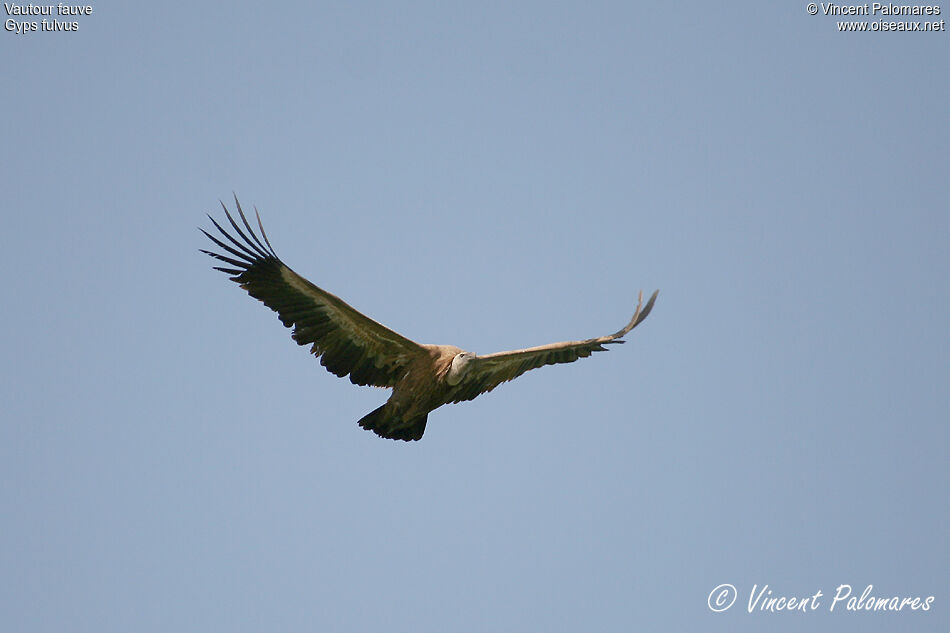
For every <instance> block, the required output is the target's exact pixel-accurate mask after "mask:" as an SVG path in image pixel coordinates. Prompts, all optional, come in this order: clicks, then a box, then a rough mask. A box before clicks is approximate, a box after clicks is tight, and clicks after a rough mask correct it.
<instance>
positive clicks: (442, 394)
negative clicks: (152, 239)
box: [201, 198, 659, 440]
mask: <svg viewBox="0 0 950 633" xmlns="http://www.w3.org/2000/svg"><path fill="white" fill-rule="evenodd" d="M234 202H235V204H236V205H237V210H238V214H239V215H240V218H241V221H242V223H243V225H244V228H245V229H246V230H247V233H245V232H244V231H243V230H241V228H240V227H239V226H238V224H237V222H235V221H234V218H233V217H231V214H230V213H229V212H228V210H227V207H225V206H224V203H222V204H221V206H222V208H224V213H225V215H226V216H227V218H228V221H229V222H230V223H231V227H232V228H233V229H234V231H235V232H236V233H237V235H238V236H239V237H240V239H238V238H236V237H234V236H232V235H231V234H230V233H228V232H227V231H225V230H224V229H223V228H221V225H220V224H218V223H217V222H216V221H215V220H214V218H211V216H210V215H209V216H208V217H209V218H211V222H212V223H213V224H214V226H215V227H216V228H217V229H218V231H220V232H221V236H222V237H223V238H224V240H226V242H228V243H226V242H225V241H222V240H220V239H218V238H217V237H214V236H213V235H211V234H210V233H208V232H207V231H205V230H204V229H202V230H201V232H202V233H204V234H205V235H207V236H208V238H210V239H211V241H213V242H214V243H215V244H217V245H218V247H220V248H221V249H223V250H224V251H225V252H226V253H227V255H225V254H222V253H214V252H211V251H206V250H202V252H203V253H207V254H208V255H210V256H212V257H214V258H215V259H217V260H219V261H222V262H224V263H225V264H227V265H228V267H223V266H215V269H216V270H220V271H222V272H225V273H227V274H228V275H231V280H232V281H235V282H237V283H238V284H240V285H241V287H242V288H244V289H245V290H247V292H248V294H250V295H251V296H252V297H254V298H255V299H259V300H261V301H262V302H264V305H266V306H267V307H269V308H270V309H271V310H274V311H275V312H276V313H277V315H278V317H279V318H280V320H281V323H283V324H284V325H285V326H286V327H293V328H294V331H293V335H292V336H293V339H294V340H295V341H297V343H298V344H299V345H310V346H311V348H310V351H311V352H312V353H313V354H314V356H317V357H319V358H320V364H322V365H323V366H324V367H326V368H327V370H328V371H330V372H331V373H334V374H336V375H337V376H340V377H341V378H342V377H343V376H347V375H348V376H349V377H350V382H352V383H353V384H356V385H373V386H376V387H392V390H393V392H392V395H391V396H390V398H389V400H388V401H387V402H386V403H385V404H384V405H382V406H381V407H379V408H377V409H376V410H374V411H372V412H371V413H369V414H367V415H365V416H364V417H363V418H362V419H361V420H360V421H359V424H360V426H361V427H363V428H364V429H368V430H371V431H373V432H374V433H376V434H377V435H379V436H380V437H386V438H390V439H394V440H418V439H420V438H421V437H422V434H423V433H424V432H425V428H426V419H427V417H428V415H429V412H430V411H432V410H434V409H437V408H438V407H441V406H442V405H443V404H449V403H454V402H462V401H463V400H472V399H473V398H475V397H476V396H478V395H479V394H482V393H487V392H489V391H491V390H492V389H494V388H495V387H497V386H498V385H500V384H501V383H503V382H507V381H509V380H513V379H515V378H517V377H518V376H520V375H521V374H523V373H525V372H526V371H529V370H531V369H536V368H538V367H541V366H543V365H554V364H557V363H571V362H574V361H575V360H577V359H578V358H585V357H587V356H590V355H591V353H593V352H603V351H606V350H607V348H606V347H604V345H610V344H614V343H623V342H624V341H623V340H621V338H622V337H623V336H625V335H626V334H627V333H628V332H629V331H630V330H632V329H633V328H635V327H636V326H637V325H638V324H639V323H640V322H642V321H643V320H644V319H645V318H646V317H647V315H648V314H650V310H652V309H653V302H654V301H656V296H657V293H658V292H659V291H657V292H654V293H653V295H652V296H651V297H650V299H649V301H647V303H646V305H643V293H642V292H641V293H640V298H639V301H638V302H637V310H636V312H635V313H634V315H633V318H632V319H630V322H629V323H627V325H625V326H624V327H623V329H621V330H619V331H618V332H615V333H614V334H610V335H608V336H601V337H598V338H591V339H587V340H583V341H564V342H561V343H551V344H549V345H541V346H539V347H529V348H527V349H519V350H513V351H510V352H497V353H495V354H488V355H487V356H478V355H476V354H473V353H471V352H466V351H464V350H462V349H459V348H458V347H455V346H454V345H425V344H421V343H416V342H414V341H411V340H409V339H408V338H406V337H404V336H402V335H401V334H397V333H396V332H393V331H392V330H390V329H389V328H387V327H386V326H384V325H382V324H380V323H377V322H376V321H374V320H373V319H371V318H369V317H367V316H365V315H363V314H361V313H360V312H357V311H356V310H355V309H353V308H352V307H350V306H349V305H348V304H347V303H345V302H344V301H343V300H342V299H340V298H339V297H337V296H335V295H332V294H330V293H329V292H327V291H325V290H322V289H321V288H318V287H317V286H315V285H313V284H312V283H310V282H309V281H307V280H306V279H304V278H303V277H301V276H300V275H298V274H297V273H295V272H294V271H293V270H291V269H290V268H288V267H287V265H285V264H284V263H283V262H282V261H280V258H278V257H277V254H276V253H275V252H274V249H273V247H272V246H271V245H270V240H268V239H267V234H266V233H264V226H263V225H262V224H261V218H260V215H258V216H257V226H258V228H259V229H260V232H261V236H260V237H258V236H257V234H256V233H255V232H254V230H253V229H252V228H251V225H250V223H248V221H247V218H246V217H245V216H244V211H243V210H242V209H241V205H240V203H238V201H237V198H235V199H234ZM256 212H257V210H256V209H255V213H256ZM261 238H263V241H262V240H261Z"/></svg>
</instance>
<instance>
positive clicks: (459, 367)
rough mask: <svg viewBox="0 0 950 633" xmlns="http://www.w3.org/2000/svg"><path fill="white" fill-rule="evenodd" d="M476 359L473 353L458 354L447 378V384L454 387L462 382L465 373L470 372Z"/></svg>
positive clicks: (453, 360)
mask: <svg viewBox="0 0 950 633" xmlns="http://www.w3.org/2000/svg"><path fill="white" fill-rule="evenodd" d="M475 358H476V355H475V354H473V353H471V352H462V353H460V354H456V355H455V358H453V359H452V366H451V367H449V373H448V374H446V376H445V382H447V383H448V384H449V385H450V386H452V387H454V386H455V385H457V384H459V383H460V382H462V378H463V377H464V376H465V372H466V371H468V367H469V365H470V364H471V362H472V360H474V359H475Z"/></svg>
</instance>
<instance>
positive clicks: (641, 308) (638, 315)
mask: <svg viewBox="0 0 950 633" xmlns="http://www.w3.org/2000/svg"><path fill="white" fill-rule="evenodd" d="M659 294H660V291H659V290H654V291H653V294H652V295H650V298H649V299H648V300H647V304H646V305H643V291H642V290H641V291H640V294H639V296H638V297H637V309H636V311H635V312H634V313H633V317H632V318H631V319H630V322H629V323H627V325H625V326H624V327H623V329H621V330H619V331H618V332H616V333H614V334H612V335H611V336H610V338H611V339H613V340H611V341H606V342H607V343H623V342H624V341H623V340H621V339H622V337H624V336H626V335H627V334H629V332H630V330H632V329H633V328H635V327H637V326H638V325H640V324H641V323H643V320H644V319H646V318H647V316H648V315H649V314H650V311H651V310H653V304H654V302H656V297H657V295H659Z"/></svg>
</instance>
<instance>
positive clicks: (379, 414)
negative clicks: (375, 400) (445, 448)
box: [359, 403, 429, 442]
mask: <svg viewBox="0 0 950 633" xmlns="http://www.w3.org/2000/svg"><path fill="white" fill-rule="evenodd" d="M394 413H395V412H394V409H393V408H392V407H390V406H389V403H386V404H384V405H383V406H381V407H378V408H376V409H374V410H373V411H371V412H369V413H367V414H366V415H364V416H363V417H362V418H361V419H360V422H359V424H360V426H361V427H363V428H364V429H366V430H367V431H372V432H373V433H375V434H376V435H378V436H380V437H385V438H387V439H390V440H404V441H406V442H408V441H410V440H418V439H420V438H422V434H423V433H425V430H426V420H427V419H428V417H429V414H428V413H423V414H422V415H419V416H416V417H415V418H412V419H409V420H405V419H403V418H401V417H399V416H398V415H394Z"/></svg>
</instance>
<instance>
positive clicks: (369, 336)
mask: <svg viewBox="0 0 950 633" xmlns="http://www.w3.org/2000/svg"><path fill="white" fill-rule="evenodd" d="M234 202H235V204H236V205H237V209H238V213H239V214H240V216H241V221H242V222H243V223H244V228H245V229H247V234H245V233H244V232H243V231H242V230H241V229H240V227H238V225H237V223H236V222H235V221H234V218H232V217H231V214H230V213H229V212H228V209H227V207H225V206H224V203H223V202H222V203H221V207H222V208H224V213H225V215H226V216H227V218H228V221H229V222H230V223H231V226H232V227H233V228H234V230H235V231H236V232H237V235H238V236H240V239H237V238H236V237H234V236H232V235H231V234H230V233H228V232H227V231H225V230H224V229H223V228H221V225H220V224H218V223H217V222H215V220H214V218H212V217H211V216H210V215H209V216H208V217H209V218H211V222H212V223H213V224H214V226H215V227H216V228H217V229H218V231H220V232H221V236H222V237H223V238H224V240H226V241H227V242H230V244H227V243H225V241H222V240H221V239H218V238H217V237H214V236H213V235H211V234H210V233H208V232H207V231H205V230H204V229H201V232H202V233H204V234H205V235H207V236H208V237H209V238H210V239H211V241H212V242H214V243H215V244H217V245H218V247H220V248H221V249H223V251H224V252H225V253H226V254H222V253H220V252H219V253H214V252H211V251H206V250H202V251H201V252H203V253H207V254H208V255H210V256H212V257H214V258H215V259H217V260H219V261H222V262H224V263H225V264H227V267H224V266H215V267H214V268H215V270H220V271H222V272H224V273H227V274H228V275H232V277H231V280H232V281H235V282H237V283H238V284H240V285H241V287H242V288H244V289H245V290H247V292H248V294H249V295H251V296H252V297H254V298H255V299H259V300H261V301H262V302H264V305H266V306H267V307H268V308H270V309H271V310H273V311H274V312H276V313H277V315H278V316H279V317H280V320H281V323H283V324H284V326H286V327H291V326H293V328H294V331H293V339H294V340H295V341H297V343H298V344H299V345H311V346H312V347H311V348H310V351H311V352H312V353H313V354H314V355H315V356H317V357H320V364H321V365H323V366H324V367H326V368H327V369H328V370H329V371H330V372H332V373H334V374H336V375H337V376H340V377H341V378H342V377H343V376H346V375H347V374H349V376H350V381H351V382H353V383H354V384H357V385H374V386H377V387H392V386H393V385H395V384H396V381H397V379H398V378H399V376H400V375H401V373H402V372H403V370H404V368H405V367H406V366H407V365H408V364H409V362H410V361H411V360H412V359H413V358H415V357H416V356H417V355H419V354H424V353H425V351H424V350H423V348H422V347H421V346H420V345H419V344H417V343H415V342H413V341H411V340H409V339H407V338H406V337H404V336H402V335H400V334H397V333H396V332H393V331H392V330H390V329H389V328H387V327H385V326H384V325H381V324H379V323H377V322H376V321H374V320H373V319H371V318H369V317H367V316H365V315H363V314H361V313H359V312H358V311H356V310H355V309H353V308H352V307H350V306H349V305H347V304H346V303H345V302H344V301H343V300H342V299H340V298H339V297H336V296H335V295H332V294H330V293H329V292H327V291H325V290H322V289H321V288H318V287H317V286H315V285H313V284H312V283H310V282H309V281H307V280H306V279H304V278H303V277H301V276H300V275H298V274H297V273H295V272H294V271H293V270H291V269H290V268H288V267H287V266H286V265H285V264H284V263H283V262H282V261H280V258H278V257H277V254H276V253H275V252H274V249H273V247H272V246H271V245H270V240H268V239H267V234H266V233H264V226H263V225H262V224H261V218H260V215H258V216H257V226H258V227H259V228H260V231H261V237H263V238H264V239H263V242H262V241H261V239H260V238H258V236H257V234H255V233H254V230H253V229H252V228H251V225H250V224H249V223H248V221H247V218H246V217H244V211H243V210H242V209H241V205H240V203H239V202H238V201H237V197H235V198H234ZM254 212H255V214H256V213H257V209H255V210H254Z"/></svg>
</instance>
